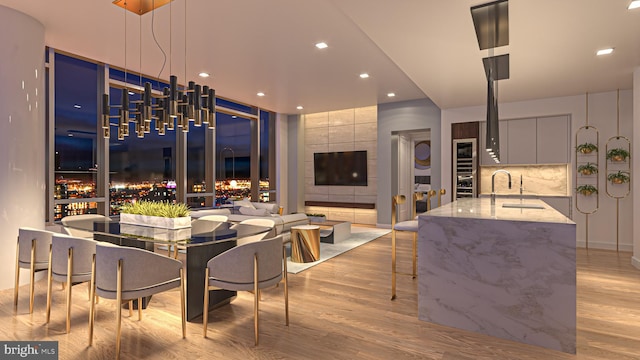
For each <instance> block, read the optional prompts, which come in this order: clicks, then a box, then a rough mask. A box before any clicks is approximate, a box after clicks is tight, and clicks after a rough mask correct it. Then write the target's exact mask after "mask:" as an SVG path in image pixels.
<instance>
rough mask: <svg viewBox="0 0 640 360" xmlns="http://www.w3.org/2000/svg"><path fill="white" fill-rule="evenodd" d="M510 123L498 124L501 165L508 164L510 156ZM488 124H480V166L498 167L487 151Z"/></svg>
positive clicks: (502, 122)
mask: <svg viewBox="0 0 640 360" xmlns="http://www.w3.org/2000/svg"><path fill="white" fill-rule="evenodd" d="M508 123H509V121H500V122H499V123H498V131H499V133H500V134H499V135H500V163H501V164H508V163H509V162H508V159H509V154H508V145H509V138H508V135H509V134H508V128H509V126H508ZM486 139H487V122H486V121H483V122H481V123H480V147H479V148H478V154H479V157H480V165H496V162H495V161H494V160H493V158H491V156H489V153H488V152H487V150H485V149H486V148H487V146H486V145H487V142H486Z"/></svg>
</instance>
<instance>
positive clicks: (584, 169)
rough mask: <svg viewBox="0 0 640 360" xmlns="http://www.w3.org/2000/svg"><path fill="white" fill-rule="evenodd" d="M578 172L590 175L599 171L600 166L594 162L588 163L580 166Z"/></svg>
mask: <svg viewBox="0 0 640 360" xmlns="http://www.w3.org/2000/svg"><path fill="white" fill-rule="evenodd" d="M578 172H579V173H580V174H582V175H585V176H589V175H593V174H597V173H598V167H597V166H596V165H595V164H592V163H586V164H583V165H580V166H578Z"/></svg>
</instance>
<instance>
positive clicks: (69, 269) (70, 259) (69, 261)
mask: <svg viewBox="0 0 640 360" xmlns="http://www.w3.org/2000/svg"><path fill="white" fill-rule="evenodd" d="M71 274H73V248H70V249H69V257H68V258H67V334H68V333H69V331H71V284H72V283H71Z"/></svg>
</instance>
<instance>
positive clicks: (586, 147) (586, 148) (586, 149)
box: [576, 143, 598, 154]
mask: <svg viewBox="0 0 640 360" xmlns="http://www.w3.org/2000/svg"><path fill="white" fill-rule="evenodd" d="M576 151H578V152H580V153H582V154H591V153H592V152H594V151H598V146H597V145H595V144H592V143H584V144H580V145H578V146H576Z"/></svg>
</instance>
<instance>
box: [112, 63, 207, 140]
mask: <svg viewBox="0 0 640 360" xmlns="http://www.w3.org/2000/svg"><path fill="white" fill-rule="evenodd" d="M153 99H154V95H153V94H152V90H151V83H150V82H146V83H145V84H144V93H143V94H142V100H138V101H131V102H130V101H129V89H127V88H124V89H122V102H121V105H120V106H119V109H118V110H119V112H118V116H110V112H111V107H110V105H109V94H103V95H102V128H103V129H104V137H105V138H109V137H110V135H111V133H110V127H111V125H114V126H117V128H118V140H124V138H125V137H126V136H129V123H130V122H133V123H135V132H136V134H137V136H138V137H139V138H143V137H144V134H148V133H150V132H151V122H152V120H156V121H155V130H156V131H157V132H158V135H164V134H165V133H166V130H175V128H176V126H177V127H178V128H181V129H182V131H183V132H188V131H189V122H193V125H194V126H202V125H203V124H205V125H207V126H208V128H209V129H214V128H215V123H216V107H215V99H216V91H215V90H214V89H211V88H209V87H208V86H206V85H205V86H200V85H198V84H196V83H195V82H193V81H189V86H188V88H187V89H185V90H184V91H181V90H179V89H178V78H177V77H176V76H174V75H171V76H170V77H169V87H168V88H167V87H165V88H163V89H162V95H161V96H158V97H156V100H155V102H154V101H153ZM131 115H133V117H131ZM112 117H113V118H117V119H118V123H117V124H111V121H110V119H111V118H112Z"/></svg>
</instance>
